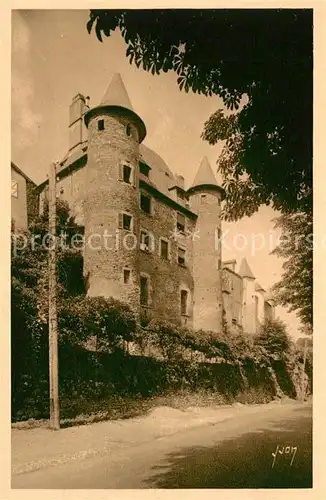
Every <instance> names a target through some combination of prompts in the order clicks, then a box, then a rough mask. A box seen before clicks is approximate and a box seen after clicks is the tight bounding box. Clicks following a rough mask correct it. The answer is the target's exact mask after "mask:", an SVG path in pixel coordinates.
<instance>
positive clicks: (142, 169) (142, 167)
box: [139, 163, 150, 177]
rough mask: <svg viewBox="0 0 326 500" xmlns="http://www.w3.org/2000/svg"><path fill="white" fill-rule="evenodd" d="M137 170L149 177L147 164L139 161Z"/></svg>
mask: <svg viewBox="0 0 326 500" xmlns="http://www.w3.org/2000/svg"><path fill="white" fill-rule="evenodd" d="M139 171H140V173H141V174H143V175H145V176H146V177H149V171H150V167H149V166H148V165H145V163H140V165H139Z"/></svg>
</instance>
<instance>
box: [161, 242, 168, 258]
mask: <svg viewBox="0 0 326 500" xmlns="http://www.w3.org/2000/svg"><path fill="white" fill-rule="evenodd" d="M160 256H161V257H162V258H163V259H165V260H169V242H168V241H167V240H163V239H161V240H160Z"/></svg>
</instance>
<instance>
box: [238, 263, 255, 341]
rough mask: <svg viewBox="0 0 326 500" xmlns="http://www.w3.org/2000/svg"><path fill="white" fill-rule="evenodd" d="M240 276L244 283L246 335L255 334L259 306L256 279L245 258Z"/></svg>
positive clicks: (243, 314) (243, 303)
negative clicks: (257, 303)
mask: <svg viewBox="0 0 326 500" xmlns="http://www.w3.org/2000/svg"><path fill="white" fill-rule="evenodd" d="M239 275H240V276H241V278H242V282H243V297H242V326H243V331H244V332H245V333H251V334H253V333H255V332H256V330H257V313H256V309H257V305H256V293H255V281H256V278H255V276H254V274H253V272H252V270H251V269H250V266H249V264H248V262H247V259H246V258H245V257H244V258H243V259H242V261H241V264H240V268H239Z"/></svg>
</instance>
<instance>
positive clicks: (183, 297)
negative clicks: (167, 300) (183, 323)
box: [180, 290, 188, 316]
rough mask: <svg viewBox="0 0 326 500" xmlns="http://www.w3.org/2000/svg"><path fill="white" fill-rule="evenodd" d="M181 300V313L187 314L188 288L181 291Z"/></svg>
mask: <svg viewBox="0 0 326 500" xmlns="http://www.w3.org/2000/svg"><path fill="white" fill-rule="evenodd" d="M180 302H181V315H182V316H186V315H187V303H188V292H187V290H181V293H180Z"/></svg>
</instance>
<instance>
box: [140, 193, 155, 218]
mask: <svg viewBox="0 0 326 500" xmlns="http://www.w3.org/2000/svg"><path fill="white" fill-rule="evenodd" d="M151 202H152V199H151V197H150V196H148V195H147V194H145V193H140V208H141V209H142V211H143V212H145V213H146V214H150V213H151V204H152V203H151Z"/></svg>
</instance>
